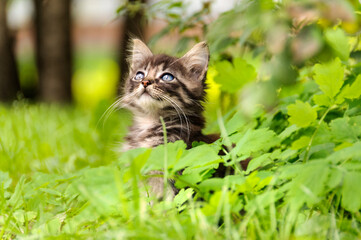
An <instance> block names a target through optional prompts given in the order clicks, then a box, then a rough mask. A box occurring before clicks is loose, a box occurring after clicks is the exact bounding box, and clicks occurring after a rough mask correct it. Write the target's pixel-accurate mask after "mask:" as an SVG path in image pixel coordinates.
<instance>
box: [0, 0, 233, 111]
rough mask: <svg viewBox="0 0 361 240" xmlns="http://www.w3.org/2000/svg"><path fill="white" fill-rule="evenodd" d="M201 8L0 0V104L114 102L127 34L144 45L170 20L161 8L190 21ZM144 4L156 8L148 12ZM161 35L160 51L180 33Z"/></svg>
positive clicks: (121, 0) (226, 5)
mask: <svg viewBox="0 0 361 240" xmlns="http://www.w3.org/2000/svg"><path fill="white" fill-rule="evenodd" d="M160 2H162V3H160ZM157 4H159V5H157ZM172 4H173V6H171V5H172ZM204 4H209V3H208V2H206V1H154V0H152V1H150V0H149V1H146V0H142V1H137V0H135V1H132V0H130V1H126V0H103V1H97V0H1V6H0V9H1V11H0V12H1V13H0V29H1V35H0V38H1V39H0V59H1V60H0V63H1V64H0V100H3V101H11V100H14V99H22V98H25V99H30V100H31V101H45V102H71V101H74V102H76V103H77V104H79V105H81V106H84V107H94V106H96V105H97V104H98V103H99V101H102V100H112V99H114V97H115V96H116V95H117V94H118V93H119V85H120V83H121V79H122V77H124V75H122V73H125V72H126V65H125V62H124V59H125V58H126V53H125V51H124V50H125V48H126V46H127V43H128V41H129V36H133V37H138V38H141V39H142V40H144V41H149V40H150V39H151V37H152V36H155V35H156V34H157V33H159V32H160V31H161V30H162V29H164V28H165V27H166V26H167V19H166V18H165V17H164V16H163V14H164V12H165V11H166V9H162V7H171V8H174V10H175V13H174V15H176V14H181V13H180V12H179V10H181V11H182V12H184V11H186V13H187V14H188V15H189V16H190V15H191V14H193V13H195V12H198V11H200V9H202V7H203V5H204ZM234 4H235V1H233V0H230V1H226V2H222V1H221V0H217V1H213V4H212V12H213V14H214V16H217V15H219V14H220V13H221V12H224V11H227V10H229V9H231V8H232V7H233V6H234ZM149 6H153V8H152V9H150V10H148V11H147V12H146V10H147V9H149ZM184 6H187V7H184ZM177 11H178V13H177ZM163 35H167V37H168V39H166V40H164V39H163V43H164V42H165V41H166V42H167V44H165V45H164V44H157V45H158V46H165V47H158V50H160V51H163V52H170V50H171V49H172V48H174V46H175V45H176V41H177V40H179V36H177V33H176V32H175V31H169V34H163ZM153 47H155V46H153Z"/></svg>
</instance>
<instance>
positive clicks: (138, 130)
mask: <svg viewBox="0 0 361 240" xmlns="http://www.w3.org/2000/svg"><path fill="white" fill-rule="evenodd" d="M208 61H209V52H208V46H207V44H206V43H204V42H202V43H199V44H197V45H195V46H194V47H193V48H192V49H191V50H190V51H189V52H188V53H186V54H185V55H184V56H183V57H181V58H176V57H171V56H167V55H163V54H161V55H153V54H152V52H151V51H150V50H149V48H148V47H147V46H146V45H145V44H144V43H143V42H141V41H140V40H137V39H135V40H133V48H132V50H131V59H130V64H129V65H130V70H129V77H128V79H127V80H126V82H125V88H124V97H123V98H122V99H121V104H122V106H123V107H125V108H128V109H129V110H130V111H131V112H132V113H133V115H134V123H133V125H132V126H131V127H130V131H129V133H128V136H127V137H126V138H125V140H126V142H125V144H124V145H123V150H129V149H132V148H138V147H155V146H158V145H160V144H162V143H164V139H163V126H162V123H161V121H160V118H161V117H162V118H163V120H164V122H165V125H166V132H167V138H168V141H169V142H174V141H177V140H183V141H184V142H185V143H186V144H187V146H188V148H190V147H191V145H192V142H193V141H203V142H207V143H210V142H213V141H214V140H215V136H205V135H203V134H202V129H203V127H204V125H205V120H204V117H203V115H202V112H203V106H202V103H203V102H204V99H205V88H206V84H205V79H206V74H207V68H208ZM139 72H141V73H144V78H143V79H142V80H137V79H136V75H137V73H139ZM166 73H169V74H172V75H173V76H174V79H173V80H172V81H165V80H163V79H162V76H163V74H166ZM150 174H154V175H159V172H158V171H157V172H156V171H153V172H150ZM149 185H151V188H152V189H151V190H150V192H151V193H152V194H151V195H155V196H156V197H158V198H160V197H162V196H163V195H164V194H163V179H162V178H160V177H152V178H149ZM170 189H173V191H171V194H170V195H173V196H174V193H175V192H176V191H175V188H174V187H172V188H170ZM168 193H169V189H168ZM167 195H169V194H167Z"/></svg>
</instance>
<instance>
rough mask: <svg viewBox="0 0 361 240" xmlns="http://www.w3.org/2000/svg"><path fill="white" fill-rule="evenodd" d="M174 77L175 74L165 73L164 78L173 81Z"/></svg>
mask: <svg viewBox="0 0 361 240" xmlns="http://www.w3.org/2000/svg"><path fill="white" fill-rule="evenodd" d="M173 79H174V76H173V75H172V74H170V73H166V74H163V76H162V80H163V81H172V80H173Z"/></svg>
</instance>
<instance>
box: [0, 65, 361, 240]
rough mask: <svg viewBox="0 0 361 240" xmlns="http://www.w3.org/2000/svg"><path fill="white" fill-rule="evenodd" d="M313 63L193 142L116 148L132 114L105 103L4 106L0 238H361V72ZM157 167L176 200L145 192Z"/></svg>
mask: <svg viewBox="0 0 361 240" xmlns="http://www.w3.org/2000/svg"><path fill="white" fill-rule="evenodd" d="M346 67H348V68H350V69H349V70H348V69H346ZM308 70H309V71H310V72H312V78H314V79H315V80H316V81H314V80H312V79H309V80H307V81H305V82H303V83H299V84H300V85H301V87H297V88H296V90H292V92H291V93H289V95H287V93H283V94H284V95H285V97H284V98H281V99H280V100H279V103H278V105H277V106H275V107H274V108H273V109H272V111H270V112H266V111H264V110H257V111H255V112H254V113H253V115H244V114H243V112H242V111H240V110H239V109H238V108H237V107H233V108H231V109H230V110H229V111H228V112H227V113H226V114H224V115H222V114H221V111H220V110H218V111H217V112H218V119H217V121H216V122H213V123H212V122H211V123H209V124H210V125H214V124H218V127H219V129H220V130H221V135H222V137H221V138H220V139H219V140H217V141H216V142H214V143H212V144H204V143H194V144H193V145H194V146H193V148H192V149H186V145H185V143H184V142H182V141H177V142H175V143H168V144H166V145H160V146H158V147H156V148H154V149H133V150H130V151H128V152H124V153H119V151H118V150H119V147H120V144H121V141H122V137H123V136H124V134H126V129H127V126H128V125H129V124H130V119H131V117H130V114H129V113H128V112H125V111H123V110H120V111H118V112H116V113H113V114H112V115H111V116H110V118H108V119H106V120H105V121H102V120H101V116H102V114H103V113H104V112H105V110H106V108H107V106H108V105H110V104H109V103H106V102H103V103H100V104H99V105H98V107H97V108H95V109H93V110H91V111H90V110H83V109H81V108H77V107H74V106H56V105H45V104H38V105H32V104H28V103H26V102H24V101H19V102H15V103H13V104H12V105H11V106H4V105H1V106H0V160H1V161H0V167H1V170H0V239H15V238H16V239H285V240H286V239H360V238H361V214H360V209H361V188H360V187H359V183H360V182H361V164H360V159H361V141H360V140H361V99H360V96H361V91H360V88H359V86H360V84H361V75H359V74H354V73H353V72H352V71H354V69H352V67H350V66H347V65H345V64H344V63H342V62H341V61H340V60H338V59H337V58H336V59H335V60H333V61H332V62H331V63H324V64H320V65H317V67H314V68H312V70H310V69H308ZM334 71H337V72H339V73H341V74H337V76H336V75H335V74H333V73H334ZM344 75H346V76H347V77H344ZM320 79H321V80H322V81H321V80H320ZM335 82H338V84H337V85H335V84H334V83H335ZM330 89H332V92H331V91H330ZM232 91H233V89H232ZM282 91H283V90H282ZM229 94H230V93H227V92H222V94H221V95H220V96H221V99H220V101H221V102H222V101H223V100H225V99H228V100H227V101H228V102H229V104H228V105H229V106H237V105H238V106H239V105H241V104H240V103H241V100H239V99H237V98H236V97H235V95H232V96H230V95H229ZM232 101H233V102H232ZM224 109H225V108H224ZM224 109H223V110H224ZM208 111H210V110H208ZM220 153H221V154H220ZM247 158H252V160H251V161H250V163H249V165H248V167H247V168H246V169H244V170H243V169H242V168H241V166H240V162H241V161H242V160H244V159H247ZM220 165H223V166H226V167H227V168H228V170H227V171H226V173H227V174H226V176H224V177H220V176H218V177H217V176H215V175H214V174H215V172H216V171H218V170H219V167H220ZM151 170H163V171H165V176H168V178H171V179H173V180H174V181H175V186H176V187H177V188H179V189H180V192H179V193H178V194H177V195H176V196H175V198H174V199H168V198H167V197H166V196H165V197H164V199H165V200H158V199H154V198H152V196H148V195H147V194H146V190H147V187H148V186H147V184H146V182H147V181H146V180H147V178H149V177H150V176H149V175H147V173H148V172H149V171H151ZM181 170H182V174H181V175H180V174H179V172H180V171H181Z"/></svg>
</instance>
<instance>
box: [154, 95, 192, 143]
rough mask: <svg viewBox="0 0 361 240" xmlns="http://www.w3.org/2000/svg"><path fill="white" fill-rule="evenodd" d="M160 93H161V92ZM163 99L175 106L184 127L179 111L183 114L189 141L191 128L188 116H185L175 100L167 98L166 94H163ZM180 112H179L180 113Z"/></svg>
mask: <svg viewBox="0 0 361 240" xmlns="http://www.w3.org/2000/svg"><path fill="white" fill-rule="evenodd" d="M159 92H160V91H159ZM160 93H161V92H160ZM161 96H162V97H164V99H166V100H168V102H169V103H170V104H171V105H172V106H173V108H174V109H175V110H176V111H177V114H178V116H179V118H180V121H181V125H182V117H181V115H180V114H179V111H180V112H181V113H182V115H183V117H184V120H185V122H186V125H187V127H186V129H187V140H189V138H190V127H189V125H190V124H189V120H188V118H187V115H186V114H185V112H184V111H183V110H182V108H181V107H180V106H179V105H178V104H177V103H176V102H175V101H174V100H173V99H171V98H170V97H168V96H166V95H165V94H161ZM178 110H179V111H178Z"/></svg>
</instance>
